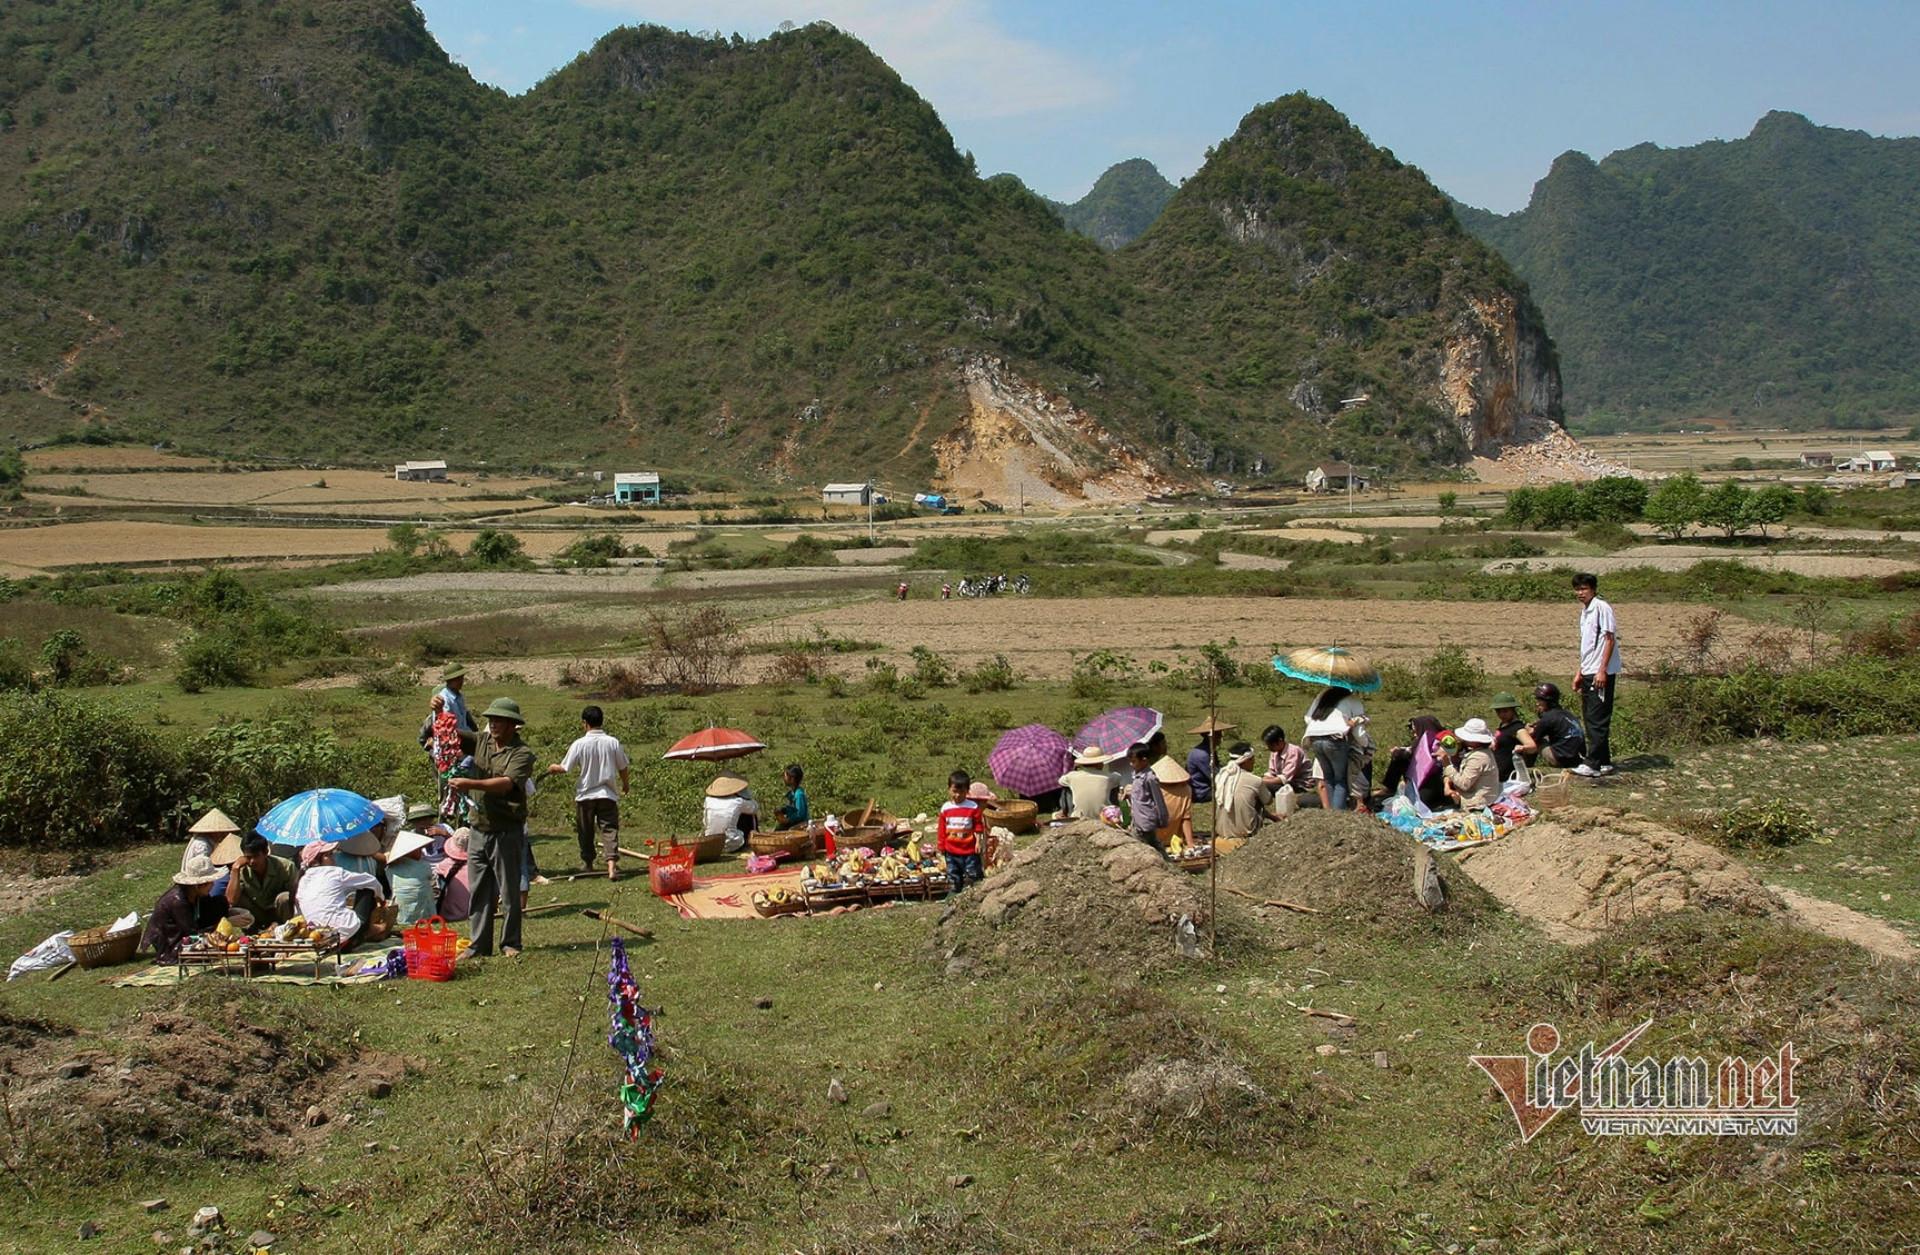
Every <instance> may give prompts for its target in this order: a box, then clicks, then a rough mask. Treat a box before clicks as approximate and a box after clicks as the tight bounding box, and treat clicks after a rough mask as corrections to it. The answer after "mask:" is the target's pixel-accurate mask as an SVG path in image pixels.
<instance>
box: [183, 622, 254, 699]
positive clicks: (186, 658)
mask: <svg viewBox="0 0 1920 1255" xmlns="http://www.w3.org/2000/svg"><path fill="white" fill-rule="evenodd" d="M173 678H174V682H175V683H176V684H178V685H179V686H180V687H181V689H182V690H183V691H185V692H188V693H198V692H200V691H201V690H202V689H211V688H238V687H240V686H241V685H243V684H246V683H248V682H249V681H250V680H252V678H253V668H252V666H251V665H250V664H249V662H248V660H247V652H246V649H245V647H244V645H243V644H242V642H241V640H240V638H239V637H238V635H237V634H235V633H234V632H232V631H229V630H226V629H216V630H213V631H208V632H195V633H194V634H193V635H192V636H190V637H188V638H187V640H186V641H185V643H183V644H182V645H181V646H180V652H179V654H178V655H177V657H176V659H175V662H174V668H173Z"/></svg>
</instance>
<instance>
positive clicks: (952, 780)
mask: <svg viewBox="0 0 1920 1255" xmlns="http://www.w3.org/2000/svg"><path fill="white" fill-rule="evenodd" d="M971 788H973V779H972V777H970V776H968V775H967V773H966V772H964V771H956V772H954V773H953V774H952V775H950V776H948V777H947V804H946V805H945V806H942V807H941V808H940V825H939V828H938V830H937V831H938V843H939V846H940V853H941V854H942V855H944V856H945V857H946V860H947V880H948V881H949V882H951V885H952V887H951V888H950V889H949V890H948V893H950V894H952V893H958V892H960V891H961V890H962V889H964V888H966V887H967V886H968V885H973V884H978V883H980V881H981V879H982V878H983V877H984V876H985V874H986V869H985V866H984V864H983V863H982V860H981V857H980V803H978V802H976V801H974V800H973V799H972V798H970V797H968V796H967V792H968V790H970V789H971Z"/></svg>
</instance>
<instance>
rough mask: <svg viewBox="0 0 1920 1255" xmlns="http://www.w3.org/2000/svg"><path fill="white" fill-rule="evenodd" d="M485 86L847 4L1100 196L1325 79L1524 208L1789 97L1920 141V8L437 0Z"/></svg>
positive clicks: (1816, 112) (920, 84) (1818, 116)
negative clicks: (1266, 104) (1138, 162)
mask: <svg viewBox="0 0 1920 1255" xmlns="http://www.w3.org/2000/svg"><path fill="white" fill-rule="evenodd" d="M419 3H420V7H421V9H422V10H423V11H424V12H425V13H426V16H427V22H428V25H429V26H430V27H431V29H432V30H433V33H434V35H435V36H436V37H437V38H438V39H439V40H440V42H441V44H442V45H443V46H444V47H445V48H446V49H447V51H448V52H450V53H451V54H452V55H453V56H454V57H455V58H456V59H458V60H459V61H461V62H462V63H463V64H465V65H466V66H467V67H468V68H469V69H470V70H471V71H472V72H473V74H474V76H475V77H476V78H479V79H481V80H482V81H484V82H488V83H492V84H494V85H496V86H499V87H502V88H504V89H506V90H508V91H510V92H515V93H518V92H522V91H525V90H526V89H527V88H529V87H531V86H532V85H533V84H535V83H537V82H539V81H540V79H541V78H543V77H544V76H546V75H547V74H549V73H551V72H552V71H553V70H555V69H557V68H559V67H560V66H562V65H564V64H566V63H567V62H568V61H570V60H571V59H572V58H573V57H574V56H576V55H578V54H579V53H580V52H583V51H585V50H586V49H587V48H589V47H591V46H592V44H593V42H594V41H595V40H596V39H598V38H599V37H600V36H601V35H602V34H604V33H606V32H607V31H608V30H610V29H612V28H613V27H615V26H618V25H622V24H628V23H636V22H647V21H652V22H659V23H661V24H662V25H666V26H673V27H678V28H681V29H686V30H718V31H721V32H723V33H733V32H736V31H737V32H738V33H740V34H741V35H744V36H747V37H749V38H758V37H760V36H763V35H765V34H767V33H768V32H770V31H772V30H773V29H775V28H776V27H777V26H778V25H779V24H780V23H781V22H782V21H788V20H791V21H795V22H807V21H812V20H814V19H816V18H825V19H826V20H828V21H831V22H833V23H834V24H835V25H836V26H839V27H840V28H841V29H843V30H846V31H849V32H851V33H852V34H854V35H857V36H859V37H860V38H861V39H863V40H865V41H866V42H867V44H868V45H870V46H871V47H872V48H873V49H874V50H875V51H876V52H878V53H879V54H880V55H881V56H882V57H884V58H885V59H886V60H887V62H888V63H889V64H890V65H892V66H893V67H894V69H895V70H897V71H899V73H900V75H901V77H902V78H904V79H905V80H906V81H907V82H908V83H909V84H911V85H912V86H913V87H914V88H915V89H916V90H918V91H919V92H920V94H921V95H923V96H925V97H926V98H927V99H928V100H929V101H931V102H932V103H933V105H934V107H935V108H936V109H938V110H939V111H940V116H941V117H942V118H943V119H944V120H945V122H946V124H947V127H948V129H949V130H950V131H952V133H953V136H954V141H955V143H957V144H958V145H959V146H960V147H961V148H963V149H969V150H971V151H972V152H973V154H974V156H975V157H976V159H977V160H978V162H979V166H980V170H981V172H982V173H983V174H991V173H996V172H999V171H1002V170H1008V171H1012V172H1013V173H1014V174H1017V175H1019V176H1020V177H1021V179H1023V180H1024V181H1025V182H1026V183H1027V184H1028V185H1029V186H1031V187H1033V188H1034V189H1035V190H1036V191H1039V192H1042V193H1044V194H1046V195H1048V196H1052V197H1055V198H1057V199H1062V200H1075V199H1078V198H1079V197H1080V196H1081V195H1082V194H1083V193H1085V191H1086V190H1087V188H1088V187H1089V186H1090V185H1091V184H1092V182H1093V180H1094V179H1095V178H1097V177H1098V176H1099V174H1100V172H1101V171H1102V170H1104V169H1106V167H1107V166H1109V165H1111V164H1113V163H1114V162H1115V161H1119V160H1122V159H1124V158H1127V157H1136V156H1138V157H1147V158H1149V159H1151V160H1152V161H1153V162H1154V163H1155V164H1157V165H1158V166H1159V167H1160V169H1161V170H1162V171H1163V172H1164V173H1165V174H1166V175H1167V176H1168V177H1169V178H1172V179H1175V180H1178V179H1180V178H1183V177H1185V176H1186V175H1188V174H1191V173H1192V172H1193V171H1194V170H1195V169H1196V168H1198V166H1199V165H1200V163H1201V161H1202V160H1203V159H1204V157H1205V154H1206V150H1207V147H1208V145H1210V144H1214V143H1217V142H1218V141H1219V140H1221V139H1223V138H1225V137H1226V136H1228V135H1230V134H1231V133H1232V132H1233V129H1234V127H1235V125H1236V124H1237V123H1238V122H1239V120H1240V117H1241V116H1242V115H1243V114H1244V113H1246V112H1247V110H1249V109H1251V108H1252V107H1254V106H1255V105H1257V104H1259V103H1261V102H1263V101H1266V100H1271V99H1273V98H1274V97H1276V96H1280V95H1283V94H1285V93H1287V92H1290V91H1295V90H1299V89H1304V90H1306V91H1310V92H1312V93H1314V94H1315V95H1318V96H1322V97H1325V98H1326V99H1327V100H1329V101H1331V102H1332V103H1333V104H1334V105H1335V106H1336V107H1338V108H1339V109H1341V110H1342V111H1343V112H1345V113H1346V114H1347V115H1348V116H1349V117H1351V118H1352V119H1353V120H1354V121H1355V122H1356V123H1358V124H1359V126H1360V127H1361V128H1362V129H1363V130H1365V131H1366V132H1367V134H1368V135H1370V136H1371V137H1372V138H1373V140H1374V142H1375V143H1379V144H1384V145H1385V146H1387V147H1388V148H1391V149H1393V151H1394V152H1395V153H1396V154H1398V155H1399V156H1400V157H1401V158H1402V159H1403V160H1406V161H1411V162H1413V163H1414V164H1416V165H1418V166H1420V167H1421V168H1423V169H1424V170H1426V172H1427V173H1428V174H1429V175H1430V176H1431V177H1432V178H1433V180H1434V181H1435V182H1436V183H1438V184H1439V185H1440V186H1441V187H1442V188H1444V189H1445V190H1447V191H1448V192H1451V193H1452V194H1453V195H1455V196H1457V197H1459V198H1460V199H1462V200H1464V201H1467V202H1468V203H1470V204H1476V205H1482V206H1485V207H1488V208H1492V209H1497V210H1501V211H1508V210H1513V209H1518V208H1520V207H1521V206H1522V205H1524V204H1525V203H1526V199H1527V196H1528V194H1529V192H1530V191H1531V189H1532V186H1533V183H1534V180H1536V179H1538V178H1539V177H1540V176H1541V175H1543V174H1545V173H1546V170H1547V167H1548V165H1549V164H1551V162H1552V161H1553V158H1554V157H1556V156H1558V155H1559V154H1560V153H1562V152H1565V151H1567V150H1568V149H1579V150H1581V151H1583V152H1586V153H1589V154H1591V155H1592V156H1594V157H1596V158H1597V157H1601V156H1604V155H1605V154H1606V153H1609V152H1612V151H1614V150H1615V149H1618V148H1624V147H1628V146H1630V145H1633V144H1637V143H1640V142H1643V141H1646V140H1651V141H1653V142H1654V143H1657V144H1662V145H1667V146H1675V145H1683V144H1692V143H1698V142H1700V141H1701V140H1706V139H1730V138H1736V137H1738V136H1741V135H1745V134H1746V133H1747V132H1748V131H1749V130H1751V129H1752V127H1753V123H1754V122H1755V121H1756V120H1757V119H1758V118H1759V117H1760V115H1761V114H1763V113H1765V112H1766V111H1767V110H1769V109H1788V110H1793V111H1795V112H1798V113H1804V114H1806V115H1807V116H1808V117H1810V118H1812V119H1813V120H1814V121H1815V122H1818V123H1820V124H1821V125H1824V126H1840V127H1851V128H1857V129H1860V130H1864V131H1869V132H1872V133H1873V134H1876V135H1912V134H1916V133H1920V89H1916V87H1915V83H1916V80H1920V72H1917V71H1916V65H1920V2H1915V0H1882V2H1877V3H1876V2H1873V0H1823V2H1822V3H1819V4H1813V3H1804V2H1802V3H1786V2H1781V0H1748V2H1746V3H1732V2H1728V3H1709V2H1705V0H1698V2H1690V0H1669V2H1667V3H1656V2H1652V0H1614V2H1612V3H1580V2H1567V3H1558V2H1556V0H1532V2H1531V3H1504V2H1500V3H1496V2H1494V0H1451V2H1450V3H1444V4H1441V3H1422V2H1418V0H1324V2H1322V3H1308V2H1306V0H1272V2H1269V3H1257V2H1256V0H1189V2H1188V3H1175V2H1165V3H1163V2H1161V0H1099V2H1095V0H1041V2H1032V0H1029V2H1028V3H1012V2H1010V0H704V2H703V0H419Z"/></svg>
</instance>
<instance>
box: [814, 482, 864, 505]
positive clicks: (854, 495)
mask: <svg viewBox="0 0 1920 1255" xmlns="http://www.w3.org/2000/svg"><path fill="white" fill-rule="evenodd" d="M820 500H822V501H824V502H826V503H827V504H828V505H871V504H873V485H872V484H871V483H866V484H828V485H827V486H826V487H825V488H822V489H821V490H820Z"/></svg>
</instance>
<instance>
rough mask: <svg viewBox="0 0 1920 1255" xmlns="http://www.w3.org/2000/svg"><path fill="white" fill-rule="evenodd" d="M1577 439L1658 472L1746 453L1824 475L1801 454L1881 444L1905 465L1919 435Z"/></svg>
mask: <svg viewBox="0 0 1920 1255" xmlns="http://www.w3.org/2000/svg"><path fill="white" fill-rule="evenodd" d="M1580 443H1582V444H1583V445H1585V446H1586V447H1587V448H1589V449H1591V450H1593V452H1594V453H1596V454H1598V455H1599V456H1601V457H1603V458H1606V459H1607V460H1608V461H1610V462H1618V463H1621V464H1623V465H1625V466H1629V467H1631V468H1633V469H1634V470H1639V471H1649V472H1653V473H1655V474H1662V475H1664V474H1674V473H1678V472H1681V471H1703V470H1708V469H1724V467H1725V466H1726V464H1727V463H1729V462H1731V461H1733V460H1734V459H1735V458H1747V459H1749V460H1751V461H1753V462H1754V463H1756V464H1758V465H1762V466H1764V465H1765V464H1767V463H1777V462H1790V463H1792V467H1791V469H1792V470H1793V471H1794V472H1795V473H1798V474H1808V475H1824V474H1825V473H1826V472H1825V471H1819V472H1814V471H1807V470H1803V469H1802V468H1801V467H1800V465H1799V463H1800V455H1801V453H1803V452H1805V451H1808V450H1818V451H1821V452H1826V453H1831V454H1834V455H1835V456H1838V457H1851V456H1853V455H1854V454H1857V453H1863V452H1865V451H1867V450H1869V449H1885V450H1888V451H1889V452H1891V453H1893V454H1894V455H1895V456H1897V457H1898V458H1899V459H1900V461H1901V463H1902V464H1903V465H1907V466H1911V465H1913V463H1914V462H1915V460H1916V459H1920V441H1916V440H1914V439H1912V438H1911V437H1909V436H1908V434H1907V433H1906V432H1905V431H1879V432H1876V431H1784V430H1776V431H1765V430H1760V431H1743V430H1733V431H1712V432H1700V433H1688V434H1686V435H1654V434H1639V435H1625V436H1589V437H1586V438H1584V439H1582V440H1581V442H1580ZM1776 469H1779V468H1776Z"/></svg>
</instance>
